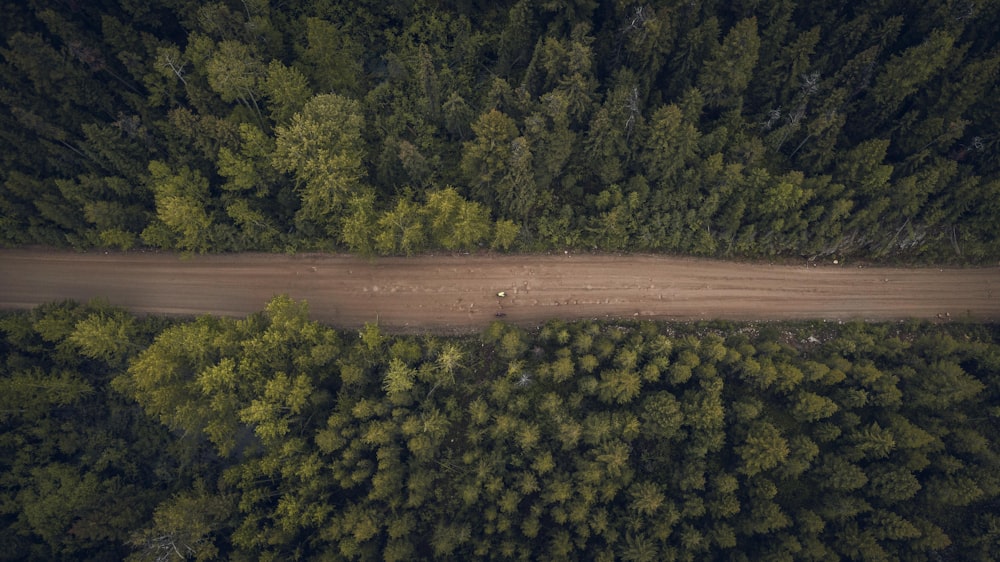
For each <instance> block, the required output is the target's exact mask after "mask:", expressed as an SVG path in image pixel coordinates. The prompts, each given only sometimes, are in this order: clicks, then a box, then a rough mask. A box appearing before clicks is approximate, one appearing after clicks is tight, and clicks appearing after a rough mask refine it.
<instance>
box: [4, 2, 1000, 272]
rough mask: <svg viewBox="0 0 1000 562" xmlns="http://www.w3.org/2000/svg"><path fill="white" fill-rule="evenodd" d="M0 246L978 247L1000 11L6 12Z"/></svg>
mask: <svg viewBox="0 0 1000 562" xmlns="http://www.w3.org/2000/svg"><path fill="white" fill-rule="evenodd" d="M3 6H4V10H3V12H4V20H3V21H2V22H0V30H2V33H0V36H2V37H3V44H2V45H0V106H2V111H0V119H2V121H0V124H2V126H0V131H2V132H0V158H2V160H0V162H2V164H0V233H2V234H0V240H2V241H3V243H4V244H7V245H10V244H46V245H55V246H67V245H68V246H73V247H93V246H106V247H119V248H130V247H134V246H137V245H148V246H155V247H160V248H170V249H176V250H181V251H185V252H206V251H241V250H265V251H294V250H299V249H347V250H350V251H354V252H363V253H414V252H420V251H423V250H426V249H430V248H445V249H474V248H493V249H500V250H507V249H515V250H539V249H549V248H555V247H558V248H562V247H578V248H594V247H596V248H601V249H605V250H618V249H628V250H647V251H668V252H682V253H692V254H699V255H716V256H733V255H741V256H761V255H776V254H778V255H794V256H798V255H804V256H810V257H813V256H821V255H829V254H857V255H864V256H867V257H873V258H885V257H894V256H901V257H905V258H907V259H920V260H951V259H961V260H970V261H979V260H985V259H996V257H997V256H1000V236H998V228H1000V226H998V225H1000V223H998V221H997V220H996V217H997V216H1000V207H998V205H1000V203H998V202H1000V137H998V134H997V131H998V130H1000V122H998V120H1000V105H998V103H1000V102H998V101H997V100H1000V90H998V88H997V85H998V83H1000V81H998V80H997V76H998V69H1000V51H998V50H997V45H996V40H995V38H996V35H995V33H996V29H998V28H1000V4H998V3H996V2H966V1H957V0H956V1H946V0H930V1H926V2H918V3H914V2H908V1H901V0H887V1H884V2H860V3H859V2H850V1H846V0H827V1H824V2H820V3H816V2H802V1H799V2H796V1H795V0H768V1H766V2H719V1H714V0H713V1H701V2H687V1H684V2H682V1H675V0H663V1H652V2H646V3H644V2H610V1H603V2H598V1H596V0H572V1H565V2H532V1H529V0H516V1H515V0H504V1H498V2H453V1H448V0H419V1H415V2H385V1H382V0H378V1H375V0H351V1H350V2H343V1H337V0H328V1H319V2H317V1H312V0H310V1H304V0H289V1H285V2H280V3H273V2H267V1H266V0H241V1H239V2H237V1H235V0H219V1H212V2H193V1H188V0H148V1H143V2H132V1H129V2H125V1H116V0H93V1H87V2H54V1H52V0H26V1H20V0H19V1H13V0H5V1H4V2H3Z"/></svg>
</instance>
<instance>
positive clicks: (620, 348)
mask: <svg viewBox="0 0 1000 562" xmlns="http://www.w3.org/2000/svg"><path fill="white" fill-rule="evenodd" d="M251 105H252V104H251ZM0 337H2V339H0V352H2V353H0V356H2V357H3V358H4V361H3V364H2V365H0V400H2V401H3V406H2V408H0V481H2V486H0V494H2V496H0V497H2V501H0V508H2V509H0V522H2V524H0V529H2V530H0V533H2V535H0V536H2V538H0V542H2V543H3V544H4V545H5V546H4V549H3V551H2V552H0V558H3V559H27V558H33V559H54V558H61V559H68V558H80V559H83V558H86V559H90V560H95V559H106V560H112V559H115V560H117V559H122V558H124V557H126V556H127V557H129V559H130V560H157V559H167V558H172V557H176V556H181V557H188V558H194V559H200V560H208V559H212V558H216V557H221V558H228V559H247V560H250V559H253V560H257V559H265V560H292V559H360V560H379V559H384V560H421V559H449V558H451V559H458V560H469V559H481V558H495V559H504V560H507V559H524V560H572V559H588V560H594V559H597V560H619V559H620V560H656V561H662V560H836V559H851V560H861V559H864V560H936V559H954V560H988V559H997V558H998V557H1000V518H998V516H997V513H998V512H1000V509H998V503H997V502H998V497H1000V409H998V406H997V404H998V403H1000V378H998V373H1000V333H998V332H997V331H996V327H995V326H985V325H965V324H959V323H956V324H953V325H940V326H931V325H926V324H920V323H911V324H879V325H866V324H860V323H854V324H846V325H827V324H823V323H811V324H796V325H768V324H749V325H744V324H735V325H734V324H696V325H677V324H656V323H639V324H622V325H601V324H597V323H593V322H580V323H563V322H558V321H553V322H550V323H548V324H546V325H545V326H544V327H542V328H540V329H538V330H535V331H532V332H527V331H525V330H523V329H521V328H518V327H515V326H510V325H505V324H502V323H495V324H493V325H491V326H490V327H489V328H488V329H486V330H485V331H484V332H483V333H481V334H479V335H475V336H467V337H461V338H443V337H434V336H407V337H401V336H391V335H387V334H385V333H383V332H382V331H380V330H379V328H378V326H375V325H368V326H366V327H365V328H364V329H363V330H361V331H360V332H359V333H345V332H336V331H334V330H332V329H330V328H327V327H324V326H321V325H319V324H317V323H315V322H313V321H310V320H309V318H308V311H307V308H306V306H305V304H304V303H298V302H294V301H292V300H290V299H287V298H283V297H279V298H276V299H274V300H273V301H272V302H271V303H270V304H269V305H268V306H267V309H266V310H265V311H263V312H261V313H259V314H256V315H253V316H250V317H248V318H245V319H241V320H233V319H220V318H212V317H202V318H198V319H194V320H190V321H172V322H165V321H162V320H157V319H155V318H144V319H139V318H135V317H132V316H130V315H128V314H126V313H123V312H122V311H120V310H116V309H112V308H109V307H107V306H103V305H101V304H100V303H93V304H90V305H86V306H82V305H76V304H72V303H63V304H59V305H50V306H45V307H42V308H39V309H36V310H35V311H33V312H31V313H19V314H10V315H7V316H4V317H2V319H0Z"/></svg>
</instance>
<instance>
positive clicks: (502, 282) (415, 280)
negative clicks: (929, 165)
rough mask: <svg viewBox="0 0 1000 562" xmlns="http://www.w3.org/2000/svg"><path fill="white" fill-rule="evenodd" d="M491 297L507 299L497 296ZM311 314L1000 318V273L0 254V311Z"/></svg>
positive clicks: (475, 320)
mask: <svg viewBox="0 0 1000 562" xmlns="http://www.w3.org/2000/svg"><path fill="white" fill-rule="evenodd" d="M499 291H504V292H506V295H507V296H506V297H505V298H502V299H501V298H498V297H497V293H498V292H499ZM282 293H285V294H288V295H290V296H291V297H292V298H295V299H305V300H306V301H308V303H309V308H310V313H311V316H312V317H313V318H315V319H317V320H320V321H322V322H324V323H327V324H330V325H333V326H337V327H341V328H355V327H358V326H361V325H363V324H364V323H365V322H375V321H378V322H379V324H380V325H381V326H382V327H384V328H387V329H389V330H392V331H396V332H441V333H455V332H468V331H470V330H477V329H479V328H482V327H483V326H485V325H487V324H489V323H490V322H491V321H493V320H495V319H496V316H495V315H496V314H497V313H498V312H502V313H503V314H504V315H505V316H504V317H503V320H504V321H507V322H512V323H516V324H520V325H524V326H533V325H538V324H541V323H543V322H544V321H545V320H547V319H550V318H562V319H567V320H568V319H580V318H598V319H604V318H628V319H632V318H644V319H670V320H692V319H711V318H727V319H734V320H776V319H807V318H814V319H820V318H822V319H829V320H845V319H852V318H858V319H865V320H892V319H900V318H907V317H916V318H931V319H937V318H941V319H943V320H947V319H952V320H957V319H960V318H970V319H972V320H979V321H997V320H1000V268H996V267H990V268H968V269H960V268H955V269H949V268H944V269H939V268H926V269H904V268H881V267H878V268H876V267H864V268H859V267H857V266H851V265H843V264H842V265H840V266H834V265H832V264H830V263H829V262H828V263H827V264H824V265H820V266H818V267H816V266H812V265H808V264H802V265H797V266H796V265H781V266H778V265H768V264H759V263H758V264H748V263H734V262H723V261H711V260H700V259H690V258H674V257H662V256H611V255H586V254H585V255H578V254H554V255H529V256H524V255H518V256H492V255H487V256H475V255H474V256H454V255H442V256H420V257H414V258H379V259H365V258H358V257H351V256H341V255H319V254H302V255H296V256H285V255H270V254H234V255H216V256H196V257H193V258H190V259H181V258H179V257H178V256H177V255H174V254H160V253H142V252H133V253H127V254H115V253H112V254H105V253H104V252H98V253H83V254H81V253H68V252H56V251H50V250H4V251H0V308H22V309H23V308H30V307H34V306H36V305H38V304H41V303H45V302H49V301H53V300H60V299H67V298H70V299H75V300H78V301H86V300H89V299H91V298H95V297H101V298H105V299H107V300H108V301H109V302H110V303H112V304H115V305H119V306H123V307H126V308H128V309H130V310H132V311H135V312H144V313H158V314H184V315H187V314H203V313H210V314H219V315H228V316H245V315H247V314H250V313H253V312H256V311H259V310H261V309H262V308H263V307H264V305H265V303H266V302H267V301H268V300H269V299H270V298H271V297H272V296H274V295H276V294H282Z"/></svg>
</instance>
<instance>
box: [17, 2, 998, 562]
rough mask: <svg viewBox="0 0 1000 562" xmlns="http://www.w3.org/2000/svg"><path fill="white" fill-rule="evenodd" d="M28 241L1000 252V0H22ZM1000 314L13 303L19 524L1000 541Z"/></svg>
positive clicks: (78, 549)
mask: <svg viewBox="0 0 1000 562" xmlns="http://www.w3.org/2000/svg"><path fill="white" fill-rule="evenodd" d="M0 4H2V6H3V18H0V37H2V42H0V246H6V247H13V246H29V245H40V246H46V247H59V248H72V249H77V250H85V249H94V248H104V249H108V250H111V249H116V250H132V249H140V248H142V249H146V248H156V249H163V250H169V251H173V252H178V253H180V254H195V253H209V252H213V253H214V252H243V251H262V252H288V253H293V252H306V251H337V252H351V253H356V254H362V255H368V256H376V255H410V254H419V253H422V252H428V251H442V250H443V251H497V252H543V251H553V250H563V249H574V250H597V251H616V252H617V251H625V252H630V251H634V252H639V251H641V252H657V253H674V254H686V255H700V256H712V257H719V258H741V259H742V258H751V259H753V258H762V257H767V258H774V257H784V258H795V259H799V258H803V257H804V258H809V259H814V258H818V257H826V256H851V257H857V258H860V259H863V260H868V261H874V262H882V263H885V262H890V261H892V262H905V263H962V264H983V263H989V262H995V261H996V260H997V259H1000V221H998V220H997V217H1000V135H998V132H997V131H998V130H1000V87H998V84H1000V80H998V75H1000V47H998V44H997V40H996V30H997V29H1000V3H998V2H976V1H972V0H926V1H924V2H919V3H918V2H911V1H903V0H871V1H867V2H849V1H847V0H824V1H823V2H805V1H796V0H764V1H757V0H755V1H746V0H736V1H731V2H722V1H719V0H685V1H680V0H662V1H656V0H650V1H648V2H643V1H641V0H640V1H625V0H613V1H612V0H604V1H599V0H561V1H554V0H538V1H534V2H532V1H529V0H516V1H514V0H497V1H489V2H487V1H484V0H467V1H455V0H415V1H407V0H352V1H350V2H346V1H339V0H283V1H282V2H269V1H268V0H223V1H207V2H206V1H201V0H198V1H196V0H86V1H81V0H0ZM998 514H1000V325H996V324H973V323H967V322H964V321H960V320H958V319H956V320H955V321H951V320H950V319H948V321H942V322H939V323H928V322H921V321H916V320H913V321H906V322H900V323H862V322H849V323H834V322H821V321H811V322H797V323H763V322H750V323H733V322H720V321H706V322H696V323H653V322H626V321H621V322H603V323H599V322H592V321H582V322H572V323H570V322H563V321H558V320H552V321H550V322H548V323H546V324H545V325H543V326H540V327H538V328H537V329H533V330H526V329H523V328H520V327H517V326H513V325H509V324H506V323H503V322H496V323H493V324H492V325H490V326H489V327H488V328H487V329H485V330H483V331H482V332H481V333H477V334H471V335H467V336H462V337H455V336H450V337H444V336H440V335H433V334H425V335H408V336H403V335H394V334H390V333H387V332H386V331H384V330H382V329H381V328H380V327H379V326H378V324H377V323H375V324H368V325H366V326H365V327H364V328H363V329H362V330H360V331H338V330H335V329H333V328H331V327H329V326H324V325H321V324H319V323H317V322H315V321H313V320H311V319H310V317H309V309H308V305H307V303H305V302H297V301H294V300H292V299H290V298H288V297H283V296H278V297H275V298H274V299H273V300H271V301H270V302H269V303H267V305H266V308H265V309H264V310H262V311H260V312H259V313H256V314H253V315H250V316H248V317H245V318H239V319H233V318H223V317H212V316H202V317H197V318H166V317H158V316H139V315H133V314H132V313H130V312H128V311H125V310H122V309H119V308H115V307H113V306H110V305H109V304H107V303H105V302H100V301H93V302H89V303H75V302H70V301H66V302H58V303H50V304H47V305H44V306H41V307H39V308H36V309H34V310H31V311H25V312H3V313H0V545H3V547H2V549H0V560H95V561H105V560H106V561H118V560H129V561H132V562H137V561H153V560H156V561H166V560H174V559H194V560H213V559H228V560H248V561H249V560H275V561H277V560H282V561H284V560H386V561H395V560H399V561H411V560H473V559H502V560H511V559H517V560H531V561H535V560H557V561H565V560H578V559H581V560H606V561H612V560H625V561H657V562H659V561H674V560H677V561H702V560H720V561H732V562H741V561H751V560H774V561H800V560H806V561H809V560H815V561H834V560H887V561H888V560H906V561H938V560H955V561H965V560H1000V515H998Z"/></svg>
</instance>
